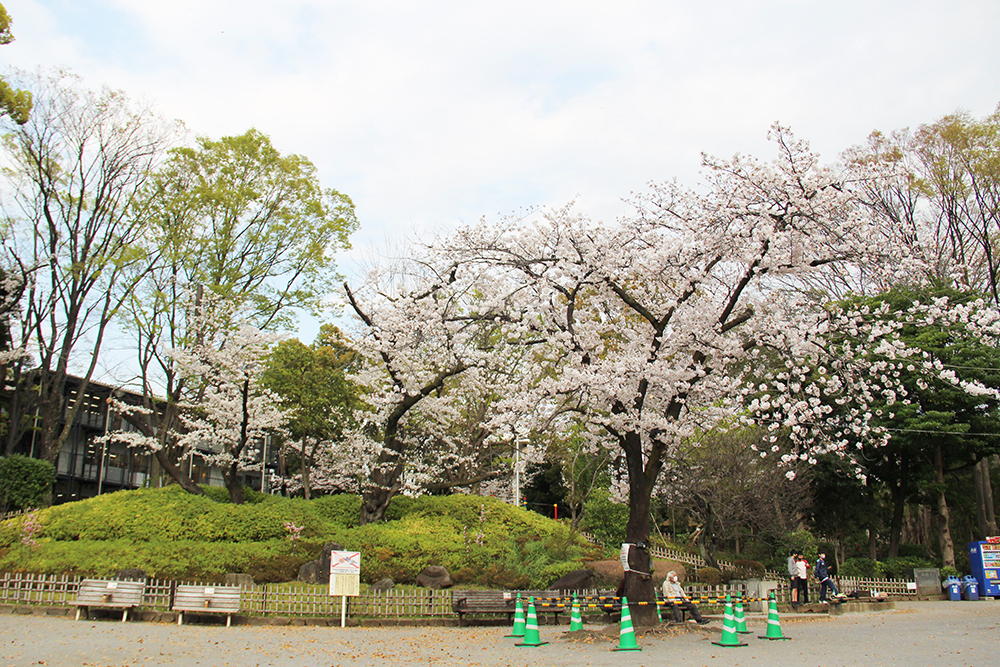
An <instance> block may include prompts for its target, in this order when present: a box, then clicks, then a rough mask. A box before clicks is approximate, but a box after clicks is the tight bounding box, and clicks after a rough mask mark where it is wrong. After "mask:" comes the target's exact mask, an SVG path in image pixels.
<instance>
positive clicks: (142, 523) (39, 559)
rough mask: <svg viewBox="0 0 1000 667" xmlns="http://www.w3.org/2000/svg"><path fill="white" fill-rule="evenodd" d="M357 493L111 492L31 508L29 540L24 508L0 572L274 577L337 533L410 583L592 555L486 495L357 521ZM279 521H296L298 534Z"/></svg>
mask: <svg viewBox="0 0 1000 667" xmlns="http://www.w3.org/2000/svg"><path fill="white" fill-rule="evenodd" d="M222 491H224V490H222ZM360 503H361V501H360V498H359V497H358V496H351V495H338V496H327V497H323V498H319V499H316V500H313V501H309V502H306V501H304V500H301V499H289V498H281V497H278V496H268V495H261V494H249V496H248V502H247V503H246V504H245V505H233V504H231V503H229V502H228V495H227V494H225V493H220V492H219V490H216V489H212V490H210V491H209V493H208V494H207V495H205V496H192V495H190V494H188V493H185V492H184V491H183V490H182V489H180V488H179V487H177V486H170V487H167V488H163V489H141V490H137V491H119V492H116V493H112V494H107V495H103V496H99V497H97V498H91V499H89V500H83V501H80V502H75V503H68V504H65V505H58V506H56V507H51V508H48V509H44V510H41V511H39V512H38V513H37V523H38V524H39V525H40V530H39V531H38V532H37V534H36V535H35V536H34V542H35V543H34V544H31V540H27V543H25V540H24V539H23V538H25V537H26V536H27V533H28V532H30V531H28V530H27V529H26V527H25V522H26V521H27V519H25V518H24V517H17V518H14V519H10V520H7V521H5V522H2V523H0V571H7V572H35V573H43V574H80V575H86V576H111V575H113V574H114V573H115V572H117V571H118V570H120V569H124V568H134V567H138V568H142V569H143V570H145V571H146V573H147V574H148V575H149V576H151V577H156V578H163V579H175V580H183V581H204V582H208V581H217V580H219V579H221V578H222V577H223V575H225V574H226V573H227V572H241V573H246V574H249V575H251V576H252V577H253V578H254V580H255V581H257V582H276V581H287V580H290V579H293V578H294V577H295V575H296V574H297V572H298V568H299V566H301V565H302V564H303V563H305V562H307V561H310V560H313V559H315V558H316V557H318V555H319V553H320V551H321V549H322V546H323V545H324V544H325V543H328V542H337V543H339V544H341V545H343V547H344V549H347V550H350V551H360V552H361V562H362V581H364V582H366V583H372V582H374V581H377V580H379V579H381V578H383V577H391V578H392V579H393V580H394V581H396V582H397V583H410V582H412V581H414V579H415V577H416V575H417V574H418V573H419V572H420V571H421V570H422V569H423V568H424V567H426V566H428V565H442V566H444V567H445V568H447V569H448V570H449V572H451V574H452V577H453V578H454V579H455V580H456V582H457V583H459V584H462V585H482V586H489V587H504V588H520V587H525V588H544V587H545V586H548V585H549V584H550V583H552V582H553V581H554V580H555V579H557V578H559V577H560V576H562V575H563V574H565V573H566V572H569V571H571V570H574V569H577V568H580V567H583V563H584V560H585V559H589V558H593V557H596V556H598V554H596V553H594V549H593V548H592V547H590V546H589V545H588V544H587V543H586V542H585V541H583V540H582V539H580V538H579V536H577V535H574V534H572V533H571V532H570V531H569V529H568V528H567V527H566V526H564V525H562V524H560V523H558V522H555V521H553V520H551V519H546V518H545V517H542V516H541V515H538V514H535V513H533V512H527V511H525V510H522V509H520V508H516V507H511V506H509V505H507V504H505V503H502V502H500V501H498V500H496V499H493V498H482V497H479V496H462V495H454V496H437V497H432V496H426V497H421V498H397V499H396V500H395V501H393V504H392V506H391V507H390V511H389V514H388V516H387V520H386V521H385V522H384V523H380V524H373V525H368V526H360V527H359V526H357V525H356V523H357V517H358V512H359V509H360ZM289 523H291V524H295V526H297V527H301V528H302V529H301V531H300V533H299V539H292V533H291V531H289V529H288V528H287V527H286V524H289Z"/></svg>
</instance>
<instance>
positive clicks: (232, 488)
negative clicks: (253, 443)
mask: <svg viewBox="0 0 1000 667" xmlns="http://www.w3.org/2000/svg"><path fill="white" fill-rule="evenodd" d="M222 478H223V480H225V482H226V488H227V489H228V490H229V499H230V500H231V501H232V503H233V504H234V505H242V504H243V503H244V502H246V494H245V493H244V492H243V482H242V481H241V480H240V476H239V466H238V465H237V464H236V461H233V462H232V463H230V464H229V465H228V466H226V467H225V468H223V469H222Z"/></svg>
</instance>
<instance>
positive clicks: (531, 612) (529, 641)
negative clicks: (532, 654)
mask: <svg viewBox="0 0 1000 667" xmlns="http://www.w3.org/2000/svg"><path fill="white" fill-rule="evenodd" d="M546 644H548V642H543V641H542V638H541V637H540V636H539V635H538V617H537V616H535V598H533V597H532V598H528V618H527V619H526V620H525V622H524V641H523V642H521V643H520V644H514V646H545V645H546Z"/></svg>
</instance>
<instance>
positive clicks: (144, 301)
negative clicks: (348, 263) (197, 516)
mask: <svg viewBox="0 0 1000 667" xmlns="http://www.w3.org/2000/svg"><path fill="white" fill-rule="evenodd" d="M144 196H145V201H147V202H149V205H150V206H151V207H152V213H153V215H152V220H153V228H152V232H151V233H150V235H149V238H148V239H147V242H148V247H149V248H150V251H151V252H154V251H155V252H156V253H158V254H159V256H160V257H161V262H160V263H159V265H158V266H157V267H156V270H155V271H152V272H150V273H148V274H146V276H145V280H144V281H143V283H142V288H141V290H140V291H139V292H138V293H137V295H136V298H135V299H133V300H132V301H131V302H130V303H129V304H128V318H129V321H130V324H131V327H130V328H131V331H132V332H133V333H134V335H135V338H136V342H137V348H138V350H139V355H138V361H139V367H140V369H141V380H142V384H143V394H144V397H145V398H144V404H143V405H140V406H121V407H122V410H123V413H124V415H125V417H126V418H127V419H128V421H129V422H130V423H131V424H132V425H133V426H134V427H135V428H136V429H138V430H139V431H140V432H141V433H142V434H143V436H145V441H144V442H146V443H147V446H148V448H149V449H150V450H151V451H152V452H153V453H154V455H155V456H156V460H157V461H158V463H159V465H160V467H161V468H162V470H163V471H165V472H166V473H167V474H169V475H170V476H171V477H173V478H174V479H176V480H177V481H178V482H179V483H180V484H181V485H182V486H184V488H185V489H187V490H188V491H190V492H192V493H200V492H201V490H200V487H198V485H196V484H195V483H194V482H193V480H191V479H190V478H189V477H188V476H187V474H186V472H185V471H184V469H183V468H182V467H181V466H179V465H177V462H178V460H179V459H180V458H181V457H183V456H184V455H185V454H186V452H185V451H183V450H181V449H178V448H177V447H176V444H175V442H174V441H173V440H172V439H171V438H170V437H169V435H168V434H169V433H171V432H172V431H173V429H174V428H176V426H177V420H178V414H179V410H178V406H179V405H180V404H181V403H183V402H184V401H192V402H195V403H196V402H197V401H198V400H199V397H198V393H199V392H200V391H202V390H203V387H201V386H192V385H191V384H190V382H189V379H188V378H185V377H184V376H182V375H181V374H179V373H178V372H177V368H176V363H175V361H174V359H173V358H172V357H171V356H170V354H169V351H170V350H172V349H177V348H182V347H188V346H191V345H197V344H199V342H200V340H204V339H205V338H206V337H210V338H212V339H213V340H215V341H216V342H217V344H219V345H223V344H224V342H225V340H226V336H225V332H226V331H227V330H232V331H235V330H237V329H238V328H239V327H240V326H242V325H244V324H248V325H251V326H254V327H256V328H259V329H261V330H278V329H281V328H286V327H287V326H289V325H290V324H291V323H292V321H293V319H294V313H295V312H297V311H299V310H301V309H308V310H311V311H314V312H317V311H318V310H319V308H320V306H321V300H322V299H323V298H324V297H325V295H326V294H328V293H329V291H330V289H331V286H332V284H333V281H334V280H335V279H336V267H335V263H334V254H335V252H336V251H338V250H340V249H344V248H347V247H348V246H349V244H348V236H349V234H350V233H351V232H352V231H353V230H354V229H355V228H356V227H357V219H356V217H355V214H354V205H353V203H352V202H351V200H350V198H348V197H347V196H346V195H343V194H341V193H339V192H337V191H335V190H332V189H324V188H323V187H322V186H321V185H320V182H319V177H318V175H317V173H316V168H315V166H314V165H313V164H312V163H311V162H310V161H309V160H308V159H307V158H305V157H303V156H301V155H294V154H293V155H282V154H281V153H280V152H279V151H278V150H277V149H276V148H274V146H273V145H272V144H271V141H270V139H268V137H267V136H266V135H264V134H263V133H261V132H259V131H257V130H253V129H252V130H249V131H248V132H246V133H244V134H242V135H239V136H233V137H223V138H221V139H219V140H211V139H207V138H201V139H198V141H197V146H196V147H194V148H190V147H185V148H176V149H174V150H173V151H171V154H170V158H169V159H168V160H167V162H166V164H165V165H164V167H163V168H162V169H161V170H159V171H158V172H157V173H156V174H155V176H154V177H153V179H152V181H151V182H150V184H149V186H148V187H147V188H146V189H145V191H144ZM213 309H214V310H218V311H219V313H222V312H224V313H226V315H225V317H214V316H211V312H209V311H211V310H213ZM195 315H197V316H198V319H199V320H200V321H212V322H214V323H216V324H215V326H216V327H217V328H218V329H219V331H204V330H199V329H198V328H196V327H193V326H192V324H191V323H192V321H193V320H194V319H195ZM205 315H207V316H209V317H203V316H205ZM158 397H162V398H158Z"/></svg>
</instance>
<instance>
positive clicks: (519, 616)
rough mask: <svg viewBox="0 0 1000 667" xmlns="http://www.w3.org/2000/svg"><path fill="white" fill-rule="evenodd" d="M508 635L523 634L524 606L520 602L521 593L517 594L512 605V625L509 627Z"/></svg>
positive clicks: (517, 635)
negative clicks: (515, 601) (515, 600)
mask: <svg viewBox="0 0 1000 667" xmlns="http://www.w3.org/2000/svg"><path fill="white" fill-rule="evenodd" d="M507 636H508V637H518V638H520V637H523V636H524V606H523V605H522V604H521V594H520V593H518V594H517V603H516V604H515V606H514V627H513V628H511V631H510V634H509V635H507Z"/></svg>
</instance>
